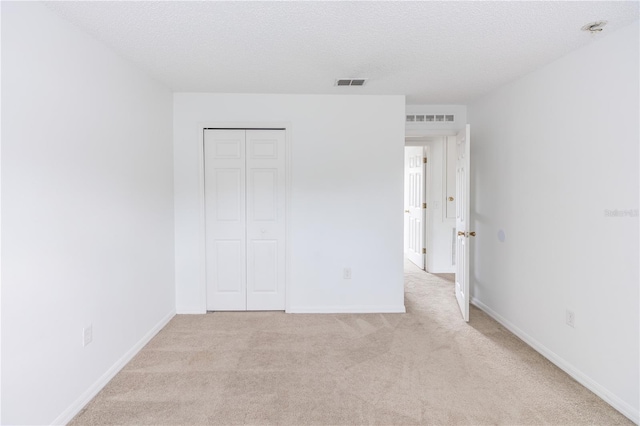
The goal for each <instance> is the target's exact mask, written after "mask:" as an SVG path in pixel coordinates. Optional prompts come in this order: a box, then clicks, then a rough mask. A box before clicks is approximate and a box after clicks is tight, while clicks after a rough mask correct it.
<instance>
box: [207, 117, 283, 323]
mask: <svg viewBox="0 0 640 426" xmlns="http://www.w3.org/2000/svg"><path fill="white" fill-rule="evenodd" d="M292 128H293V126H292V125H291V123H290V122H255V121H247V122H245V121H240V122H220V121H206V122H200V123H198V125H197V128H196V132H197V141H196V143H197V151H198V202H199V209H198V210H199V218H198V235H199V238H200V241H199V244H198V245H199V250H198V258H199V259H198V261H199V262H198V263H199V265H200V268H199V271H198V284H199V285H198V287H199V289H200V291H199V295H198V296H199V299H200V311H201V312H202V313H206V312H207V268H206V233H205V229H206V215H205V204H206V203H205V188H204V131H205V129H221V130H233V129H237V130H284V131H285V179H286V183H285V201H284V202H285V219H284V220H285V277H284V283H285V284H284V300H285V302H284V306H285V312H289V305H290V303H289V294H290V289H291V279H290V278H291V229H290V227H291V187H292V180H291V176H292V174H291V152H292V138H291V133H292Z"/></svg>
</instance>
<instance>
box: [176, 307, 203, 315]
mask: <svg viewBox="0 0 640 426" xmlns="http://www.w3.org/2000/svg"><path fill="white" fill-rule="evenodd" d="M206 313H207V310H206V309H205V310H202V309H193V308H176V314H178V315H203V314H206Z"/></svg>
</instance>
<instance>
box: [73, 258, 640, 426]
mask: <svg viewBox="0 0 640 426" xmlns="http://www.w3.org/2000/svg"><path fill="white" fill-rule="evenodd" d="M405 270H406V275H405V287H406V306H407V310H408V313H407V314H367V315H364V314H352V315H346V314H339V315H337V314H336V315H334V314H331V315H310V314H309V315H295V314H284V313H280V312H244V313H211V314H207V315H178V316H176V317H175V318H173V319H172V320H171V322H170V323H169V324H168V325H167V326H166V327H165V328H164V329H163V330H162V331H161V332H160V333H159V334H158V335H157V336H156V337H155V338H154V339H153V340H152V341H151V342H150V343H149V344H148V345H147V346H146V347H145V348H144V349H143V350H142V351H141V352H140V353H139V354H138V355H137V356H136V357H135V358H134V359H133V360H132V361H131V362H130V363H129V364H128V365H127V366H126V367H125V368H124V369H123V370H122V371H121V372H120V373H119V374H118V375H117V376H116V377H115V378H114V379H113V380H112V381H111V382H110V383H109V384H108V385H107V386H106V387H105V388H104V389H103V390H102V391H101V392H100V393H99V394H98V395H97V396H96V397H95V398H94V399H93V400H92V401H91V402H90V403H89V404H88V405H87V407H86V408H85V409H84V410H83V411H82V412H81V413H80V414H78V415H77V416H76V418H75V419H74V420H73V421H72V422H71V424H73V425H94V424H96V425H97V424H114V425H115V424H175V425H197V424H220V425H234V424H283V425H306V424H316V425H356V424H380V425H417V424H439V425H445V424H446V425H448V424H464V425H489V424H507V425H515V424H518V425H523V424H535V425H538V424H556V425H568V424H597V425H611V424H632V423H631V422H630V421H629V420H627V419H626V418H625V417H624V416H622V415H621V414H619V413H618V412H617V411H615V410H614V409H613V408H611V407H610V406H609V405H607V404H606V403H605V402H604V401H602V400H601V399H599V398H598V397H597V396H595V395H594V394H593V393H591V392H590V391H588V390H587V389H585V388H584V387H582V386H581V385H579V384H578V383H577V382H575V381H574V380H572V379H571V378H570V377H569V376H567V375H566V374H565V373H563V372H562V371H561V370H559V369H558V368H556V367H555V366H554V365H553V364H551V363H550V362H549V361H547V360H546V359H545V358H543V357H542V356H541V355H539V354H538V353H536V352H535V351H534V350H532V349H531V348H529V347H528V346H527V345H525V344H524V343H523V342H522V341H520V340H519V339H518V338H517V337H515V336H514V335H513V334H511V333H510V332H508V331H506V330H505V329H504V328H503V327H501V326H500V325H499V324H497V323H496V322H495V321H493V320H492V319H490V318H489V317H487V316H486V315H485V314H484V313H483V312H481V311H479V310H478V309H475V308H472V311H471V322H470V323H469V324H465V323H464V322H463V321H462V320H461V318H460V315H459V312H458V307H457V305H456V301H455V296H454V294H453V284H452V283H451V282H450V281H448V280H446V279H444V278H441V277H437V276H434V275H429V274H426V273H425V272H423V271H420V270H419V269H417V268H415V267H414V266H412V265H411V264H407V265H406V266H405Z"/></svg>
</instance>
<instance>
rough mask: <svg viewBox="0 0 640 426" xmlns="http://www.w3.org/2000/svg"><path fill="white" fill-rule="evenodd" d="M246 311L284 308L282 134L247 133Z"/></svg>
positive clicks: (283, 142) (284, 183)
mask: <svg viewBox="0 0 640 426" xmlns="http://www.w3.org/2000/svg"><path fill="white" fill-rule="evenodd" d="M246 135H247V139H246V140H247V152H246V159H247V163H246V164H247V309H248V310H284V308H285V293H284V292H285V289H284V286H285V191H286V188H285V185H286V176H285V131H284V130H247V133H246Z"/></svg>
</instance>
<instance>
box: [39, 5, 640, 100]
mask: <svg viewBox="0 0 640 426" xmlns="http://www.w3.org/2000/svg"><path fill="white" fill-rule="evenodd" d="M47 4H48V6H49V7H50V8H51V9H52V10H54V11H55V12H57V13H58V14H59V15H61V16H63V17H64V18H66V19H68V20H69V21H71V22H74V23H76V24H77V25H78V26H80V27H81V28H82V29H84V30H85V31H87V32H88V33H90V34H92V35H94V36H95V37H96V38H98V39H99V40H102V41H103V42H105V43H106V44H107V45H110V46H111V47H112V48H114V49H115V50H116V51H118V52H119V53H120V54H121V55H122V56H124V57H126V58H128V59H130V60H131V61H133V62H135V63H137V64H138V65H139V66H140V67H141V68H143V69H145V70H146V71H147V73H148V74H150V75H152V76H154V77H155V78H156V79H157V80H159V81H161V82H163V83H164V84H166V85H167V86H169V87H170V88H171V89H173V90H174V91H177V92H224V93H305V94H310V93H323V94H336V93H359V94H396V95H397V94H400V95H406V96H407V103H408V104H435V103H451V104H458V103H466V102H468V101H471V100H473V99H474V98H476V97H478V96H480V95H482V94H484V93H486V92H488V91H490V90H492V89H494V88H496V87H499V86H500V85H503V84H505V83H508V82H510V81H512V80H514V79H515V78H517V77H519V76H521V75H524V74H526V73H528V72H531V71H533V70H534V69H536V68H539V67H541V66H543V65H545V64H547V63H549V62H551V61H553V60H554V59H556V58H559V57H560V56H562V55H563V54H565V53H567V52H569V51H571V50H573V49H576V48H578V47H580V46H583V45H585V44H587V43H589V42H591V41H593V40H594V39H596V38H598V37H606V35H607V33H611V32H613V31H615V30H617V29H619V28H621V27H622V26H625V25H628V24H630V23H631V22H633V21H634V20H637V19H638V17H639V10H638V4H639V3H638V2H637V1H626V2H615V1H602V2H592V1H585V2H583V1H570V2H551V1H533V2H520V1H513V2H508V1H504V2H440V1H429V2H155V1H149V2H50V3H47ZM596 20H607V21H609V24H608V25H607V27H606V28H605V30H604V31H603V32H602V33H601V34H596V35H592V34H588V33H586V32H583V31H580V27H582V26H583V25H584V24H586V23H588V22H591V21H596ZM339 77H366V78H368V79H369V81H368V83H367V85H366V86H364V87H361V88H356V87H346V88H345V87H334V85H333V84H334V79H335V78H339Z"/></svg>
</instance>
